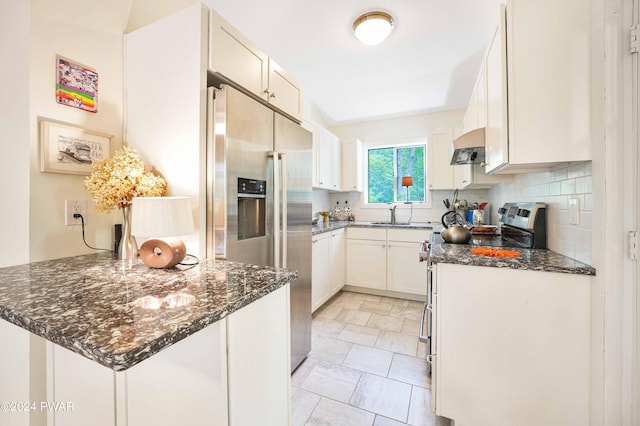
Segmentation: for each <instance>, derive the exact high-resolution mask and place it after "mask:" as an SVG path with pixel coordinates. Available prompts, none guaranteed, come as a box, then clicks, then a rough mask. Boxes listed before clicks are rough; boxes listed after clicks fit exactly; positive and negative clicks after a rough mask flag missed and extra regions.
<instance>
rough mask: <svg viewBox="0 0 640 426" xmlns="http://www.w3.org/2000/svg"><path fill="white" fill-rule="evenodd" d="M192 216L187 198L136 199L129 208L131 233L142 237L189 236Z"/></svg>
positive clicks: (191, 229)
mask: <svg viewBox="0 0 640 426" xmlns="http://www.w3.org/2000/svg"><path fill="white" fill-rule="evenodd" d="M193 231H194V229H193V214H192V212H191V201H190V199H189V198H187V197H136V198H134V199H133V204H132V206H131V233H132V234H133V235H134V236H143V237H159V238H164V237H177V236H180V235H187V234H191V233H192V232H193Z"/></svg>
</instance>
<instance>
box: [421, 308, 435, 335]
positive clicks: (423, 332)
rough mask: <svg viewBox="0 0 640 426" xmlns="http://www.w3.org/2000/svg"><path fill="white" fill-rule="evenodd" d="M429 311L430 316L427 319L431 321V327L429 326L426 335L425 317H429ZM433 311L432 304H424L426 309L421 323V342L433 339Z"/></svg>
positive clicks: (423, 310) (423, 311)
mask: <svg viewBox="0 0 640 426" xmlns="http://www.w3.org/2000/svg"><path fill="white" fill-rule="evenodd" d="M427 311H429V314H428V315H429V316H428V317H427V318H428V319H429V325H428V326H427V333H426V334H425V331H424V328H425V327H424V319H425V316H426V315H427ZM432 311H433V309H432V307H431V304H430V303H425V304H424V308H423V309H422V320H421V322H420V340H427V339H430V338H431V312H432Z"/></svg>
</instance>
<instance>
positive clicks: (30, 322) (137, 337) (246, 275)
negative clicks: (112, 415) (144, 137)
mask: <svg viewBox="0 0 640 426" xmlns="http://www.w3.org/2000/svg"><path fill="white" fill-rule="evenodd" d="M296 277H297V272H296V271H291V270H286V269H276V268H269V267H260V266H255V265H247V264H243V263H235V262H226V261H215V262H214V261H213V260H208V259H205V260H201V261H200V263H199V264H198V265H197V266H195V267H192V268H190V269H184V270H178V269H175V268H174V269H169V270H165V269H152V268H149V267H148V266H147V265H145V264H144V263H142V262H141V261H140V260H139V259H136V260H134V261H131V262H127V261H119V260H114V259H113V256H112V254H110V253H103V254H90V255H85V256H77V257H69V258H63V259H56V260H50V261H44V262H34V263H30V264H26V265H19V266H11V267H7V268H0V318H2V319H5V320H7V321H9V322H10V323H13V324H15V325H17V326H19V327H21V328H23V329H25V330H28V331H30V332H32V333H34V334H37V335H38V336H42V337H44V338H46V339H47V340H50V341H52V342H54V343H57V344H58V345H60V346H62V347H64V348H67V349H69V350H71V351H73V352H76V353H78V354H81V355H83V356H85V357H87V358H89V359H91V360H94V361H96V362H98V363H100V364H102V365H104V366H105V367H108V368H111V369H113V370H115V371H122V370H126V369H127V368H129V367H132V366H133V365H135V364H137V363H139V362H140V361H143V360H144V359H147V358H149V357H150V356H152V355H154V354H155V353H157V352H159V351H161V350H162V349H164V348H166V347H168V346H170V345H172V344H173V343H176V342H178V341H179V340H182V339H184V338H186V337H188V336H189V335H191V334H193V333H195V332H197V331H199V330H201V329H203V328H205V327H206V326H208V325H210V324H213V323H215V322H216V321H219V320H221V319H223V318H225V317H226V316H227V315H229V314H231V313H233V312H235V311H237V310H239V309H242V308H243V307H245V306H247V305H249V304H250V303H252V302H253V301H255V300H258V299H260V298H261V297H263V296H265V295H267V294H269V293H271V292H273V291H275V290H277V289H278V288H280V287H282V286H284V285H286V284H289V283H291V282H292V281H293V280H294V279H295V278H296Z"/></svg>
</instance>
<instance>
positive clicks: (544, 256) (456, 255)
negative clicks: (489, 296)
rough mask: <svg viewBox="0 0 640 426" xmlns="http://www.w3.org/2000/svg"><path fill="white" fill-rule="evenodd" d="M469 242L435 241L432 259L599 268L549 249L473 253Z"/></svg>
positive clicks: (566, 269)
mask: <svg viewBox="0 0 640 426" xmlns="http://www.w3.org/2000/svg"><path fill="white" fill-rule="evenodd" d="M470 248H471V246H470V245H468V244H446V243H432V247H431V257H430V260H431V261H432V262H434V263H439V262H441V263H455V264H459V265H470V266H489V267H493V268H512V269H527V270H533V271H544V272H560V273H566V274H580V275H595V274H596V270H595V269H594V268H593V267H591V266H589V265H587V264H585V263H582V262H578V261H577V260H573V259H571V258H569V257H567V256H563V255H561V254H559V253H556V252H554V251H551V250H546V249H515V248H509V250H515V251H518V252H520V257H515V258H495V257H488V256H480V255H475V254H471V252H470V251H469V250H470Z"/></svg>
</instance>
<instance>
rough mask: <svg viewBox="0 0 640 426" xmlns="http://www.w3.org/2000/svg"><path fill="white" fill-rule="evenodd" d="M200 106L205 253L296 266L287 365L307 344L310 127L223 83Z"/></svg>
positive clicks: (294, 363)
mask: <svg viewBox="0 0 640 426" xmlns="http://www.w3.org/2000/svg"><path fill="white" fill-rule="evenodd" d="M207 104H208V105H207V107H208V111H207V114H208V120H207V174H208V176H207V180H208V183H207V256H208V257H210V256H213V255H215V257H216V258H218V259H226V260H232V261H237V262H246V263H252V264H257V265H263V266H276V267H284V268H290V269H296V270H297V271H298V278H297V279H296V281H295V282H294V283H293V284H292V285H291V371H293V370H295V368H296V367H297V366H298V365H300V363H301V362H302V361H303V360H304V359H305V357H306V356H307V354H308V353H309V351H310V350H311V198H312V194H311V172H312V152H311V150H312V139H311V133H309V132H308V131H307V130H305V129H303V128H302V127H300V126H299V125H298V124H296V123H294V122H293V121H291V120H289V119H288V118H286V117H284V116H283V115H281V114H279V113H277V112H275V111H273V110H271V109H269V108H267V107H266V106H265V105H263V104H261V103H259V102H257V101H255V100H254V99H252V98H250V97H249V96H247V95H245V94H243V93H241V92H239V91H238V90H236V89H234V88H232V87H229V86H226V85H223V86H221V88H220V89H218V88H213V87H210V88H209V89H208V102H207Z"/></svg>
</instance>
